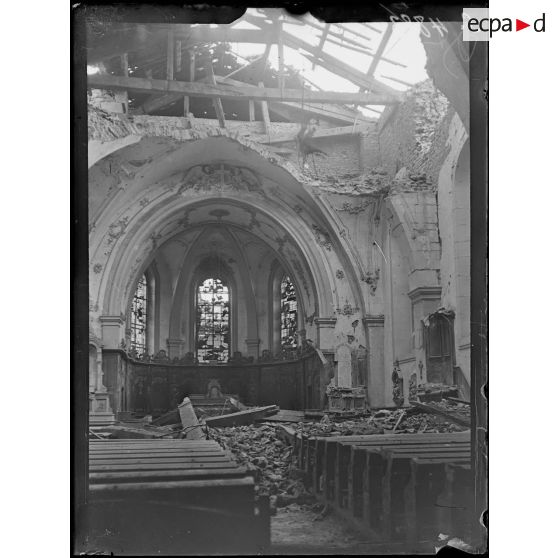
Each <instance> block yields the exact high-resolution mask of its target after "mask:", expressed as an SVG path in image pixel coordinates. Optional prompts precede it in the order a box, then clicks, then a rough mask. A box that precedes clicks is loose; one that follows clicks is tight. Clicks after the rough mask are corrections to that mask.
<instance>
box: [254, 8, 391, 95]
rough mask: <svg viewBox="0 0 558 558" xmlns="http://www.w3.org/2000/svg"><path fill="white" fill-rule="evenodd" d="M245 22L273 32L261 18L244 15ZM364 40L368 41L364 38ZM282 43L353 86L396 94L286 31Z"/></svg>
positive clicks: (271, 27) (380, 83)
mask: <svg viewBox="0 0 558 558" xmlns="http://www.w3.org/2000/svg"><path fill="white" fill-rule="evenodd" d="M243 19H244V20H245V21H247V22H248V23H253V24H254V25H257V26H258V27H260V28H261V29H262V30H263V31H267V32H268V33H272V32H273V26H272V25H271V24H268V23H265V21H263V20H262V19H261V18H258V17H254V16H251V15H249V14H245V15H244V18H243ZM366 39H368V38H367V37H366ZM283 43H284V44H285V46H288V47H290V48H293V49H295V50H297V49H299V48H301V49H303V50H305V51H306V52H308V53H310V54H311V55H312V56H308V55H305V54H304V53H303V56H305V57H306V58H308V60H310V62H314V58H315V57H317V60H316V63H317V64H319V65H320V66H323V67H324V68H326V69H327V70H329V71H330V72H333V73H336V74H338V75H340V76H342V77H344V78H345V79H348V80H349V81H352V82H353V83H354V84H355V85H358V86H362V87H365V88H367V89H374V90H377V91H378V92H381V93H391V94H394V95H395V94H398V91H397V90H395V89H393V88H391V87H389V86H388V85H385V84H383V83H382V82H380V81H378V80H375V79H374V78H369V77H368V76H367V75H366V74H365V73H363V72H361V71H359V70H357V69H355V68H353V67H352V66H349V64H345V63H344V62H342V61H341V60H339V59H338V58H336V57H335V56H331V55H330V54H327V53H325V52H321V51H320V50H319V49H318V48H317V47H315V46H313V45H311V44H310V43H307V42H306V41H303V40H302V39H299V38H298V37H295V36H294V35H291V34H290V33H288V32H287V31H283Z"/></svg>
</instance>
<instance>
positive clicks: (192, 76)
mask: <svg viewBox="0 0 558 558" xmlns="http://www.w3.org/2000/svg"><path fill="white" fill-rule="evenodd" d="M188 59H189V63H190V81H194V79H195V77H196V53H195V52H194V51H193V50H189V51H188ZM189 112H190V97H188V96H186V97H184V116H188V113H189Z"/></svg>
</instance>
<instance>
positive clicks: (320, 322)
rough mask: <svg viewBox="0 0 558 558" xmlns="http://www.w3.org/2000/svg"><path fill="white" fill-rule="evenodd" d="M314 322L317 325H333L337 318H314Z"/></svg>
mask: <svg viewBox="0 0 558 558" xmlns="http://www.w3.org/2000/svg"><path fill="white" fill-rule="evenodd" d="M314 323H315V324H318V325H319V326H326V327H327V326H329V327H334V326H335V324H336V323H337V318H314Z"/></svg>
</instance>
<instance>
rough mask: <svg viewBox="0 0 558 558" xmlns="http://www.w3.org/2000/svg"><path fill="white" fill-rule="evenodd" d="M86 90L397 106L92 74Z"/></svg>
mask: <svg viewBox="0 0 558 558" xmlns="http://www.w3.org/2000/svg"><path fill="white" fill-rule="evenodd" d="M87 79H88V86H89V87H95V88H99V89H123V90H128V91H135V92H140V93H146V92H151V93H156V92H159V93H166V94H168V93H180V94H181V95H190V96H191V97H207V98H210V99H218V98H222V99H248V100H250V99H252V100H259V101H298V102H301V101H302V97H303V96H304V102H305V103H345V104H358V105H391V104H397V103H399V101H400V99H401V96H400V95H399V94H397V95H392V94H383V93H382V94H377V93H345V92H334V91H333V92H332V91H304V95H302V92H301V91H300V90H298V89H284V90H283V92H281V91H280V90H279V89H277V88H272V87H254V86H250V85H246V86H244V87H240V86H234V87H231V86H227V85H224V84H223V85H213V84H207V83H199V82H194V83H191V82H184V81H169V80H163V79H151V80H150V79H147V78H137V77H127V78H125V77H122V76H113V75H110V74H95V75H90V76H88V77H87Z"/></svg>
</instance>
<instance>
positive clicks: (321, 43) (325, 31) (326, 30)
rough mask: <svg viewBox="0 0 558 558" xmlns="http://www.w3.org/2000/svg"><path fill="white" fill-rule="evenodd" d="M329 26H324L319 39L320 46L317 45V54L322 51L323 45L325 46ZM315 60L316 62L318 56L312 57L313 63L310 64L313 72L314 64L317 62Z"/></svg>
mask: <svg viewBox="0 0 558 558" xmlns="http://www.w3.org/2000/svg"><path fill="white" fill-rule="evenodd" d="M330 25H331V24H329V23H327V24H326V26H325V27H324V29H323V32H322V36H321V38H320V44H319V45H318V51H319V52H322V50H323V48H324V44H325V42H326V39H327V34H328V32H329V28H330ZM317 60H318V56H317V55H315V56H314V62H313V63H312V70H315V69H316V62H317Z"/></svg>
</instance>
